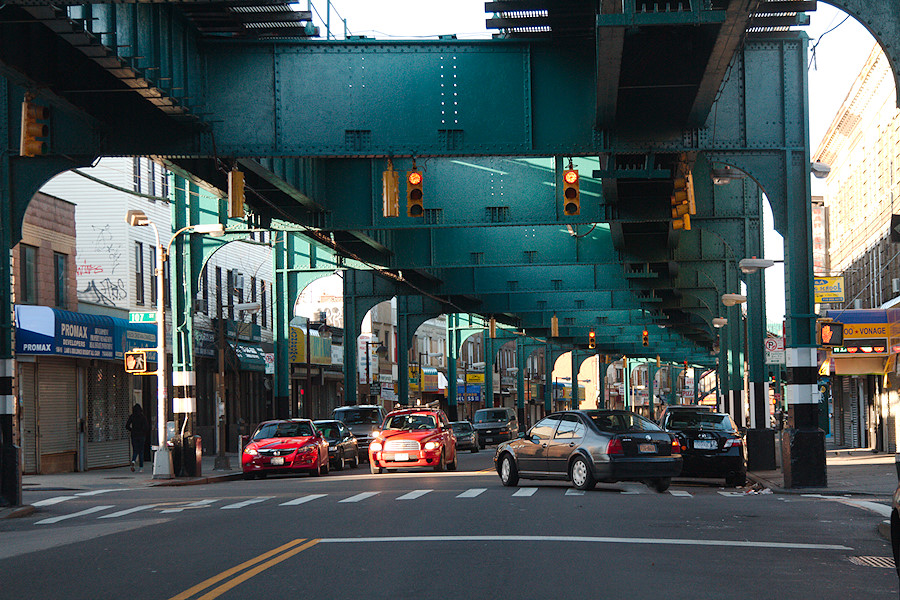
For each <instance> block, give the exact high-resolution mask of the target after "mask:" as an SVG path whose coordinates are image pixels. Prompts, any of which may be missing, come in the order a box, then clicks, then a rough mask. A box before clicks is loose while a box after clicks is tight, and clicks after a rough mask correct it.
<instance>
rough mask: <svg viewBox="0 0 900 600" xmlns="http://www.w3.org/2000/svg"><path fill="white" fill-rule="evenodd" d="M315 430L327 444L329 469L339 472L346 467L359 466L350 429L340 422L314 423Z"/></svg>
mask: <svg viewBox="0 0 900 600" xmlns="http://www.w3.org/2000/svg"><path fill="white" fill-rule="evenodd" d="M314 423H315V425H316V429H318V430H319V431H321V432H322V435H324V436H325V441H326V442H328V459H329V460H330V461H331V468H333V469H335V470H337V471H340V470H342V469H343V468H344V467H345V466H346V465H349V466H350V468H351V469H353V468H356V466H357V465H359V445H358V444H357V442H356V437H355V436H354V435H353V433H352V432H351V431H350V429H349V428H348V427H347V426H346V425H344V424H343V423H342V422H340V421H314Z"/></svg>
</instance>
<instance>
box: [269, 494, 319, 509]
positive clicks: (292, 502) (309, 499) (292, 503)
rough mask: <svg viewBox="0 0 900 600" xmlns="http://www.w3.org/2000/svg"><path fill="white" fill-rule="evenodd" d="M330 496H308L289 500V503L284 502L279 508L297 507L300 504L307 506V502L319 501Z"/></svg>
mask: <svg viewBox="0 0 900 600" xmlns="http://www.w3.org/2000/svg"><path fill="white" fill-rule="evenodd" d="M327 495H328V494H310V495H308V496H303V497H301V498H295V499H293V500H288V501H287V502H282V503H281V504H279V506H296V505H298V504H306V503H307V502H312V501H313V500H318V499H319V498H324V497H325V496H327Z"/></svg>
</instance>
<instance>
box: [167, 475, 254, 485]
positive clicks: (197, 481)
mask: <svg viewBox="0 0 900 600" xmlns="http://www.w3.org/2000/svg"><path fill="white" fill-rule="evenodd" d="M243 477H244V473H243V472H241V473H228V474H226V475H213V476H211V477H193V478H191V479H171V480H167V481H160V482H159V483H151V484H150V487H177V486H183V485H206V484H208V483H225V482H226V481H235V480H237V479H243Z"/></svg>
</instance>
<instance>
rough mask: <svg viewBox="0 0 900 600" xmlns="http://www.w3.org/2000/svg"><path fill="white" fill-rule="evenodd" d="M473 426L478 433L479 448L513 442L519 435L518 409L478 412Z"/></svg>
mask: <svg viewBox="0 0 900 600" xmlns="http://www.w3.org/2000/svg"><path fill="white" fill-rule="evenodd" d="M473 424H474V426H475V430H476V431H477V432H478V444H479V446H478V447H479V448H484V447H485V445H486V444H498V443H500V442H505V441H506V440H513V439H515V438H516V437H517V436H518V435H519V420H518V418H517V417H516V409H514V408H510V407H508V406H507V407H503V406H501V407H499V408H481V409H478V410H476V411H475V418H474V423H473Z"/></svg>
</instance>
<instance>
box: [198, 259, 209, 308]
mask: <svg viewBox="0 0 900 600" xmlns="http://www.w3.org/2000/svg"><path fill="white" fill-rule="evenodd" d="M200 285H202V286H203V302H202V303H201V306H200V312H202V313H203V314H206V313H207V312H208V311H209V269H203V276H202V281H201V283H200Z"/></svg>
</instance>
